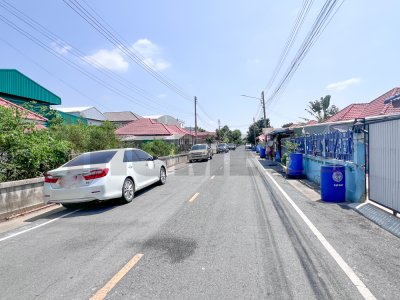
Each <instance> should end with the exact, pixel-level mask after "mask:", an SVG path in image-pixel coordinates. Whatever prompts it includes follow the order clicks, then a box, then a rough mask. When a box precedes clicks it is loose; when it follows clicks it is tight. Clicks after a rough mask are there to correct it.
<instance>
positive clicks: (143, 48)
mask: <svg viewBox="0 0 400 300" xmlns="http://www.w3.org/2000/svg"><path fill="white" fill-rule="evenodd" d="M132 50H133V51H136V52H138V53H139V54H140V55H141V56H142V58H143V59H142V61H143V62H144V63H146V64H147V65H149V66H151V67H152V68H154V69H155V70H157V71H162V70H165V69H167V68H169V67H170V66H171V64H170V63H169V62H168V61H166V60H165V59H163V58H162V57H161V49H160V47H159V46H158V45H156V44H154V43H153V42H151V41H150V40H149V39H139V40H137V41H136V42H135V43H134V44H133V45H132Z"/></svg>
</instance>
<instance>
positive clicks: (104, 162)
mask: <svg viewBox="0 0 400 300" xmlns="http://www.w3.org/2000/svg"><path fill="white" fill-rule="evenodd" d="M166 180H167V169H166V166H165V163H164V162H163V161H161V160H159V159H158V158H157V157H155V156H154V157H153V156H151V155H150V154H148V153H147V152H144V151H143V150H140V149H135V148H125V149H112V150H103V151H95V152H87V153H84V154H81V155H79V156H77V157H75V158H74V159H72V160H70V161H69V162H67V163H66V164H64V165H62V166H61V167H59V168H57V169H55V170H51V171H49V172H47V173H46V175H45V179H44V201H45V203H61V204H62V205H63V206H65V207H68V206H73V205H74V204H76V203H82V202H89V201H94V200H98V201H103V200H108V199H114V198H119V199H120V201H121V202H122V203H129V202H131V201H132V200H133V198H134V195H135V192H136V191H138V190H140V189H143V188H145V187H147V186H149V185H152V184H154V183H157V182H158V183H159V184H165V182H166Z"/></svg>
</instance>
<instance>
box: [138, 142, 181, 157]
mask: <svg viewBox="0 0 400 300" xmlns="http://www.w3.org/2000/svg"><path fill="white" fill-rule="evenodd" d="M141 148H142V150H144V151H146V152H148V153H150V154H151V155H154V156H158V157H161V156H168V155H175V154H177V153H178V147H176V146H175V145H174V144H170V143H167V142H165V141H162V140H155V141H151V142H147V143H144V144H142V147H141Z"/></svg>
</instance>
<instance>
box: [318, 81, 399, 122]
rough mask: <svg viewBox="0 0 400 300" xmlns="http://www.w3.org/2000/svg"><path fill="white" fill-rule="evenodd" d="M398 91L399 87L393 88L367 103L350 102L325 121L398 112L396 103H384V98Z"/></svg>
mask: <svg viewBox="0 0 400 300" xmlns="http://www.w3.org/2000/svg"><path fill="white" fill-rule="evenodd" d="M399 93H400V88H393V89H391V90H390V91H388V92H386V93H385V94H383V95H381V96H379V97H378V98H376V99H375V100H372V101H371V102H369V103H353V104H350V105H349V106H347V107H345V108H343V109H342V110H341V111H339V112H338V113H337V114H336V115H334V116H332V117H330V118H329V119H328V120H326V121H325V122H337V121H346V120H353V119H356V118H367V117H373V116H381V115H390V114H400V107H397V105H396V107H395V106H393V103H392V102H389V103H386V104H385V100H387V99H388V98H390V97H392V96H394V95H397V94H399Z"/></svg>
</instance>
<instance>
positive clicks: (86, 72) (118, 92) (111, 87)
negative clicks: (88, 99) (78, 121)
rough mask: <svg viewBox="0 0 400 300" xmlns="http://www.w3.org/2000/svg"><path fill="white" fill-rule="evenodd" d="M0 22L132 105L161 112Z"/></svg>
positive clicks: (16, 28)
mask: <svg viewBox="0 0 400 300" xmlns="http://www.w3.org/2000/svg"><path fill="white" fill-rule="evenodd" d="M0 21H2V22H3V23H5V24H7V25H8V26H10V27H11V28H13V29H14V30H16V31H17V32H19V33H20V34H22V35H23V36H25V37H26V38H28V39H29V40H31V41H32V42H34V43H35V44H37V45H38V46H39V47H41V48H42V49H44V50H45V51H47V52H49V53H50V54H52V55H53V56H55V57H57V58H58V59H60V60H62V61H63V62H64V63H66V64H68V65H69V66H70V67H72V68H73V69H75V70H77V71H78V72H80V73H81V74H84V75H85V76H87V77H88V78H90V79H92V80H93V81H95V82H96V83H98V84H100V85H101V86H103V87H105V88H107V89H108V90H110V91H112V92H114V93H115V94H117V95H119V96H121V97H123V98H125V99H126V100H128V101H130V102H132V103H135V104H137V105H140V106H142V107H144V108H146V109H150V110H155V111H160V110H159V109H158V108H155V107H152V106H150V105H148V104H147V103H143V102H142V101H140V100H138V99H137V98H134V97H132V96H131V95H129V94H126V93H125V92H124V91H122V90H120V89H119V88H116V87H115V86H113V85H111V84H109V83H108V82H106V81H104V80H103V79H101V78H100V77H98V76H96V75H94V74H91V73H89V72H88V71H86V70H85V69H83V68H82V66H80V65H79V64H77V63H76V62H74V61H72V60H71V59H68V58H66V57H64V56H63V55H60V54H59V53H58V52H56V51H55V50H54V49H52V48H51V47H49V46H48V45H46V44H45V43H43V42H42V41H40V40H39V39H37V38H36V37H34V36H33V35H32V34H30V33H28V32H27V31H25V30H24V29H22V28H21V27H19V26H18V25H16V24H15V23H14V22H12V21H10V20H9V19H8V18H6V17H4V16H3V15H0Z"/></svg>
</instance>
